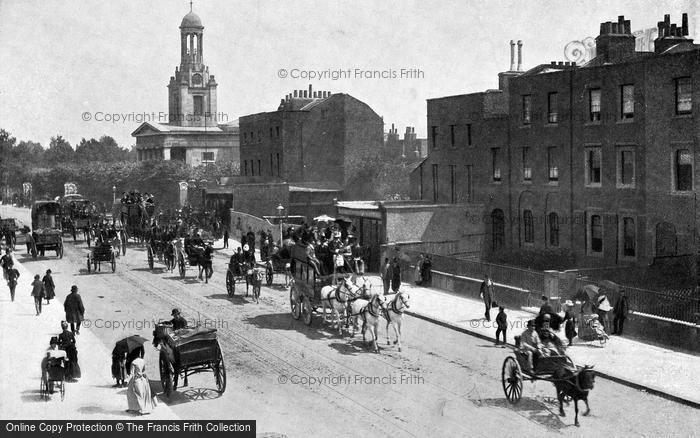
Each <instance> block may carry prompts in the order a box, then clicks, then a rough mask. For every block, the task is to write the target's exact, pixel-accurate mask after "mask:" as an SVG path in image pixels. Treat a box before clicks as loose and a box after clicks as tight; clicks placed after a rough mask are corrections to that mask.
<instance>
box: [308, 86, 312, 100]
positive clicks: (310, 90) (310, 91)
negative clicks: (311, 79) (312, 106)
mask: <svg viewBox="0 0 700 438" xmlns="http://www.w3.org/2000/svg"><path fill="white" fill-rule="evenodd" d="M311 93H312V89H311V84H309V97H311Z"/></svg>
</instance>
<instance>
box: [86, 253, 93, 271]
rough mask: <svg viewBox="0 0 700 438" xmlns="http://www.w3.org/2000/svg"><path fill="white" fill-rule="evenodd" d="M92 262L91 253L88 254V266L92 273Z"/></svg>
mask: <svg viewBox="0 0 700 438" xmlns="http://www.w3.org/2000/svg"><path fill="white" fill-rule="evenodd" d="M91 263H92V261H91V260H90V254H88V256H87V268H88V273H90V271H92V265H91Z"/></svg>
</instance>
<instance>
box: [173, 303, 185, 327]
mask: <svg viewBox="0 0 700 438" xmlns="http://www.w3.org/2000/svg"><path fill="white" fill-rule="evenodd" d="M170 314H171V315H172V317H173V319H171V320H170V323H171V324H172V325H173V330H180V329H183V328H187V320H186V319H185V318H183V317H182V315H181V314H180V309H177V308H175V309H173V311H172V312H171V313H170Z"/></svg>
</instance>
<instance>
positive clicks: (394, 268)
mask: <svg viewBox="0 0 700 438" xmlns="http://www.w3.org/2000/svg"><path fill="white" fill-rule="evenodd" d="M400 288H401V264H400V263H399V258H398V257H394V260H393V261H392V262H391V290H392V292H394V293H395V294H396V293H399V289H400Z"/></svg>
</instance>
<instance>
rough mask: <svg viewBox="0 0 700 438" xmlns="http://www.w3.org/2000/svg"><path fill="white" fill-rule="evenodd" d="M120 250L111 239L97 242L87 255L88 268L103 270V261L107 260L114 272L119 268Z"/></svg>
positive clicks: (90, 270)
mask: <svg viewBox="0 0 700 438" xmlns="http://www.w3.org/2000/svg"><path fill="white" fill-rule="evenodd" d="M118 256H119V251H118V250H117V249H116V248H115V247H114V246H112V244H111V243H110V242H109V241H103V242H101V243H96V244H95V246H94V247H93V248H92V250H91V251H90V252H89V253H88V255H87V270H88V272H92V270H94V271H95V272H97V271H101V270H102V262H107V263H109V264H110V266H111V267H112V272H115V271H116V270H117V257H118Z"/></svg>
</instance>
